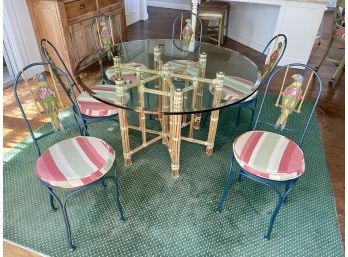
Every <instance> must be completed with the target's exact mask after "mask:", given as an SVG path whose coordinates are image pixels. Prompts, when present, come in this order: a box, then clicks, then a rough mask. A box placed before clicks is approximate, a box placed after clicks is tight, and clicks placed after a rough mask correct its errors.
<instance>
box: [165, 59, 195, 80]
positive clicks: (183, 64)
mask: <svg viewBox="0 0 348 257" xmlns="http://www.w3.org/2000/svg"><path fill="white" fill-rule="evenodd" d="M166 64H168V65H169V69H170V70H171V71H172V72H174V73H179V74H187V75H190V76H193V77H198V76H199V64H198V63H197V62H193V61H190V60H173V61H169V62H166Z"/></svg>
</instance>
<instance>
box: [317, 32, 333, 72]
mask: <svg viewBox="0 0 348 257" xmlns="http://www.w3.org/2000/svg"><path fill="white" fill-rule="evenodd" d="M332 42H333V37H332V36H331V39H330V41H329V44H328V45H327V47H326V49H325V52H324V54H323V57H322V58H321V60H320V62H319V64H318V65H317V66H315V70H316V71H318V70H319V68H320V66H321V65H322V63H323V62H324V60H325V58H326V56H327V54H328V53H329V51H330V48H331V45H332Z"/></svg>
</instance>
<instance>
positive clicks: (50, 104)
mask: <svg viewBox="0 0 348 257" xmlns="http://www.w3.org/2000/svg"><path fill="white" fill-rule="evenodd" d="M34 80H36V81H38V89H37V91H36V94H35V100H36V101H37V102H38V103H39V104H40V106H41V107H42V109H43V110H44V111H45V113H47V115H48V116H49V117H50V119H51V122H52V125H53V128H54V129H56V130H58V129H61V128H62V124H61V122H60V119H59V117H58V114H59V104H58V98H57V93H56V92H55V91H54V90H53V89H52V88H51V87H50V86H49V84H48V82H47V79H46V77H45V75H44V74H42V73H41V74H39V75H36V77H34Z"/></svg>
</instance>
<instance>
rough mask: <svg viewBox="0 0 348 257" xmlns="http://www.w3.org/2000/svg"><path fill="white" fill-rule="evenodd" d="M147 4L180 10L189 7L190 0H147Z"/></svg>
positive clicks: (188, 8)
mask: <svg viewBox="0 0 348 257" xmlns="http://www.w3.org/2000/svg"><path fill="white" fill-rule="evenodd" d="M147 5H149V6H155V7H162V8H172V9H180V10H190V9H191V6H190V0H148V3H147Z"/></svg>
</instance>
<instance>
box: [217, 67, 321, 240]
mask: <svg viewBox="0 0 348 257" xmlns="http://www.w3.org/2000/svg"><path fill="white" fill-rule="evenodd" d="M298 68H302V69H303V70H298ZM294 69H296V70H294ZM282 77H283V78H282ZM290 77H291V79H292V81H291V80H290ZM279 78H282V80H280V81H282V85H281V88H280V85H279V82H278V83H277V81H279V80H277V79H279ZM288 83H289V84H290V83H291V84H290V85H288ZM286 85H288V86H286ZM302 85H303V88H301V87H302ZM309 88H310V89H309ZM279 90H280V91H279ZM321 90H322V83H321V80H320V78H319V76H318V74H317V73H316V72H315V70H314V69H312V68H311V67H309V66H307V65H304V64H297V63H295V64H290V65H287V66H284V67H281V68H279V69H277V70H276V71H275V72H274V73H273V74H272V75H270V79H269V81H268V82H267V85H266V88H265V92H264V95H263V99H262V103H261V106H260V111H259V113H258V116H257V118H256V122H255V125H254V129H253V130H252V131H249V132H246V133H244V134H242V135H240V136H239V137H238V138H237V139H236V140H235V141H234V143H233V153H232V157H231V160H230V164H229V169H228V173H227V179H226V182H225V186H224V190H223V193H222V195H221V196H220V198H219V200H218V203H217V208H216V212H217V213H218V214H220V213H221V210H222V205H223V203H224V201H225V199H226V197H227V195H228V190H229V187H230V185H231V182H232V179H233V176H234V175H238V180H239V181H241V176H244V177H247V178H249V179H251V180H253V181H255V182H257V183H260V184H262V185H265V186H267V187H269V188H271V189H272V190H274V191H275V192H276V193H277V195H278V202H277V204H276V207H275V209H274V210H273V213H272V216H271V218H270V221H269V226H268V230H267V233H266V234H265V238H266V239H270V235H271V232H272V228H273V223H274V221H275V218H276V216H277V214H278V212H279V210H280V208H281V207H282V205H283V204H285V202H286V200H287V197H288V195H289V193H290V192H291V190H292V189H293V188H294V186H295V184H296V183H297V182H298V180H299V178H300V177H301V175H303V173H304V171H305V160H304V154H303V152H302V150H301V146H302V145H303V142H304V137H305V135H306V132H307V129H308V126H309V124H310V121H311V118H312V116H313V114H314V111H315V108H316V106H317V103H318V100H319V97H320V94H321ZM278 91H279V95H278V96H277V95H271V94H272V93H273V94H276V92H278ZM309 95H310V96H311V99H314V102H313V103H304V99H305V97H306V96H309ZM265 105H271V106H275V107H274V108H279V112H272V113H270V112H266V111H264V107H265ZM256 129H267V130H256ZM280 133H281V134H280ZM289 138H290V139H289ZM234 160H236V161H237V163H238V164H239V166H240V170H239V171H236V172H234V171H233V162H234ZM282 186H284V187H285V191H284V193H283V194H282V192H281V191H279V190H280V189H281V187H282Z"/></svg>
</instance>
